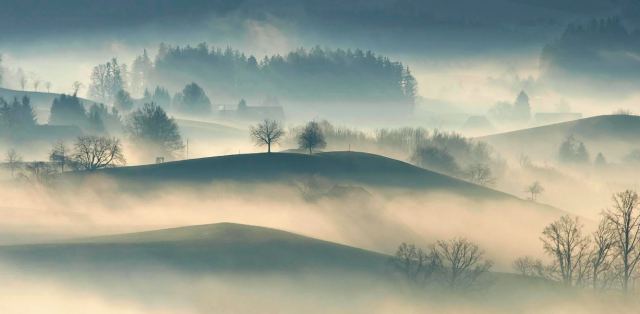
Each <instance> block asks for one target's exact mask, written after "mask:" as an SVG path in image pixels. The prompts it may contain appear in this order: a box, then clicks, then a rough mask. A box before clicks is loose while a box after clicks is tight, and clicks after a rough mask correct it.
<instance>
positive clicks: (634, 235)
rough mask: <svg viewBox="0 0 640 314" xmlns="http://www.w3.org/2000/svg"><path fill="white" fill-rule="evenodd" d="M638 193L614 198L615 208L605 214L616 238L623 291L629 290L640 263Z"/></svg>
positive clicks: (620, 194)
mask: <svg viewBox="0 0 640 314" xmlns="http://www.w3.org/2000/svg"><path fill="white" fill-rule="evenodd" d="M638 207H639V200H638V193H637V192H635V191H631V190H626V191H624V192H620V193H616V194H614V196H613V208H610V209H608V210H606V211H605V212H604V218H605V219H606V220H607V221H608V223H609V226H610V228H611V232H612V234H613V238H614V247H615V249H616V252H617V254H618V258H619V259H620V262H621V264H622V278H621V280H622V289H623V290H624V291H625V292H626V291H628V290H629V281H630V280H631V277H632V276H633V274H634V272H635V270H636V266H637V264H638V261H640V213H639V211H640V209H639V208H638Z"/></svg>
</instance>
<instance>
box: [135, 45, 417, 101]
mask: <svg viewBox="0 0 640 314" xmlns="http://www.w3.org/2000/svg"><path fill="white" fill-rule="evenodd" d="M130 77H131V80H132V82H131V86H132V89H133V88H134V86H135V89H136V90H141V89H144V88H152V87H153V86H158V85H160V86H168V87H170V88H173V89H178V88H180V85H181V84H184V82H192V81H196V82H201V83H203V84H206V85H207V86H209V87H210V91H212V92H214V93H216V94H222V95H226V96H235V97H240V96H243V97H247V96H259V95H264V94H276V95H279V96H280V97H282V98H290V99H297V100H309V101H332V100H342V101H346V100H361V101H363V102H364V101H368V102H379V103H397V104H409V105H413V103H414V98H415V96H416V88H417V83H416V80H415V78H414V77H413V76H412V74H411V72H410V70H409V69H408V68H407V67H405V66H404V65H403V64H402V63H400V62H395V61H391V60H389V59H388V58H386V57H382V56H378V55H376V54H374V53H373V52H370V51H362V50H354V51H352V50H341V49H337V50H330V49H323V48H320V47H315V48H313V49H311V50H305V49H298V50H296V51H293V52H290V53H289V54H287V55H286V56H280V55H274V56H267V57H265V58H264V59H262V60H260V61H259V60H257V59H256V58H255V57H254V56H246V55H245V54H243V53H241V52H239V51H237V50H233V49H231V48H227V49H225V50H222V49H216V48H213V47H209V46H208V45H207V44H205V43H202V44H199V45H198V46H196V47H191V46H186V47H171V46H168V45H165V44H161V45H160V48H159V50H158V54H157V56H156V59H155V60H154V62H152V61H151V60H150V58H149V56H148V54H147V52H146V50H145V51H144V52H143V54H142V55H141V56H139V57H138V58H137V59H136V60H135V61H134V63H133V68H132V73H131V76H130Z"/></svg>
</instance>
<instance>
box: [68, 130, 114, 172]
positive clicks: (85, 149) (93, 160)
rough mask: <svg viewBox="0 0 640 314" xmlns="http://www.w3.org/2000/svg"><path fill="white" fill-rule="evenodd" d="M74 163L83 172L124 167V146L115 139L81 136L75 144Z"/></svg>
mask: <svg viewBox="0 0 640 314" xmlns="http://www.w3.org/2000/svg"><path fill="white" fill-rule="evenodd" d="M72 160H73V163H74V165H75V166H76V167H78V168H79V169H82V170H89V171H92V170H97V169H102V168H112V167H116V166H118V165H124V164H125V163H126V160H125V158H124V155H123V153H122V144H121V143H120V140H118V139H117V138H115V137H113V138H112V137H104V136H81V137H79V138H78V140H77V141H76V142H75V144H74V151H73V155H72Z"/></svg>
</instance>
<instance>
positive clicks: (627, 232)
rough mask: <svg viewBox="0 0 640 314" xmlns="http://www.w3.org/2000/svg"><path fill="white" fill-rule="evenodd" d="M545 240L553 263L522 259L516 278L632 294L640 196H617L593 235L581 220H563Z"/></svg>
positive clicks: (639, 246) (639, 251)
mask: <svg viewBox="0 0 640 314" xmlns="http://www.w3.org/2000/svg"><path fill="white" fill-rule="evenodd" d="M541 240H542V243H543V248H544V251H545V252H546V253H547V254H548V255H549V257H550V258H551V259H552V263H551V264H548V265H547V264H544V263H543V262H542V261H541V260H539V259H534V258H532V257H522V258H519V259H517V260H516V261H515V262H514V268H515V270H516V271H517V272H519V273H520V274H522V275H526V276H535V277H541V278H546V279H549V280H554V281H558V282H561V283H562V284H564V285H565V286H576V287H591V288H593V289H597V290H601V289H615V288H617V289H622V290H623V291H628V290H630V289H631V285H632V283H633V282H634V280H635V279H636V278H637V274H638V268H637V266H638V262H639V261H640V199H639V198H638V193H636V192H635V191H631V190H626V191H624V192H620V193H616V194H615V195H614V196H613V206H612V207H611V208H610V209H608V210H606V211H604V212H603V213H602V219H601V220H600V223H599V225H598V228H597V229H596V230H595V231H594V232H593V233H591V234H586V233H585V232H584V227H583V224H582V223H581V222H580V220H579V218H577V217H571V216H563V217H561V218H560V219H558V220H557V221H554V222H553V223H551V224H549V225H548V226H547V227H545V229H544V231H543V232H542V237H541Z"/></svg>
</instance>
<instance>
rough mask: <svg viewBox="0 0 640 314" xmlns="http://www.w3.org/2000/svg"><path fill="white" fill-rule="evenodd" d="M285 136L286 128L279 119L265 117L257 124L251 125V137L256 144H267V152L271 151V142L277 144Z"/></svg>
mask: <svg viewBox="0 0 640 314" xmlns="http://www.w3.org/2000/svg"><path fill="white" fill-rule="evenodd" d="M283 136H284V130H283V129H282V126H281V125H280V123H278V121H275V120H269V119H265V120H264V121H262V122H261V123H260V124H258V125H257V126H252V127H251V137H253V140H254V141H255V142H256V145H259V146H263V145H267V152H269V153H271V144H276V143H278V142H279V141H280V139H282V137H283Z"/></svg>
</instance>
